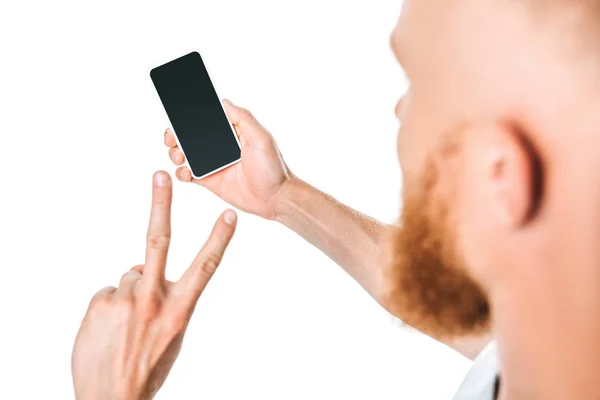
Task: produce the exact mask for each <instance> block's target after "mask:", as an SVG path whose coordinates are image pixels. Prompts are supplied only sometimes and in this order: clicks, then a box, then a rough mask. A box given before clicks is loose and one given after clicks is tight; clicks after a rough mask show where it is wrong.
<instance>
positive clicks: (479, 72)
mask: <svg viewBox="0 0 600 400" xmlns="http://www.w3.org/2000/svg"><path fill="white" fill-rule="evenodd" d="M599 24H600V1H585V0H579V1H566V0H564V1H559V0H556V1H541V0H522V1H518V0H485V1H481V0H461V1H458V0H451V1H434V0H405V1H404V9H403V12H402V15H401V17H400V19H399V21H398V24H397V26H396V28H395V30H394V32H393V34H392V47H393V50H394V52H395V54H396V56H397V58H398V60H399V61H400V63H401V64H402V66H403V68H404V70H405V73H406V76H407V78H408V80H409V82H410V89H409V90H408V92H407V93H406V94H405V96H404V98H403V99H402V100H401V102H399V104H398V107H397V110H396V113H397V115H398V118H399V119H400V121H401V130H400V133H399V139H398V155H399V158H400V162H401V165H402V170H403V178H404V180H403V199H404V207H403V213H402V217H401V221H400V224H399V226H398V228H397V229H396V230H395V231H394V232H392V235H391V240H390V246H389V247H390V249H389V250H388V252H387V253H386V255H387V260H386V264H387V265H388V269H387V283H388V285H389V286H388V291H387V293H388V296H387V303H388V308H389V309H390V310H391V311H392V312H393V313H394V314H396V315H398V316H399V317H400V318H401V319H403V320H404V321H405V322H406V323H407V324H409V325H412V326H413V327H415V328H417V329H419V330H422V331H424V332H426V333H429V334H431V335H433V336H434V337H438V338H448V337H455V336H460V335H469V334H476V333H480V332H482V331H485V330H487V329H489V327H490V324H491V315H492V313H493V311H494V309H493V307H492V304H491V303H493V301H492V299H495V300H496V301H500V300H499V299H501V298H503V296H504V295H505V294H506V293H505V291H509V290H510V291H511V292H512V293H513V294H518V293H519V290H521V291H522V292H523V291H530V292H531V293H530V296H531V298H532V301H535V298H536V296H537V295H538V294H540V293H542V292H546V291H547V290H551V289H552V288H556V287H560V286H561V279H564V277H565V276H569V274H570V273H572V274H577V273H578V272H577V268H573V267H572V265H570V263H568V261H571V263H572V262H576V261H575V260H574V259H573V257H574V256H573V254H579V252H580V251H583V250H584V249H585V248H586V246H588V247H589V245H588V242H589V243H591V241H592V240H595V239H599V240H600V225H597V224H592V223H591V221H597V222H598V223H600V213H599V212H598V211H599V210H600V207H595V206H594V204H597V203H598V197H596V196H598V195H600V175H599V174H598V173H596V171H598V170H599V168H600V157H597V156H596V154H597V148H598V146H600V141H599V140H598V138H599V137H600V101H599V100H600V28H598V27H597V26H600V25H599ZM595 218H598V219H597V220H595ZM565 235H567V236H566V237H565ZM582 237H585V238H586V239H585V240H581V238H582ZM576 249H577V250H576ZM597 255H598V258H599V259H600V254H597ZM561 262H564V263H565V264H564V266H563V267H556V268H554V265H555V264H556V265H558V264H559V263H561ZM547 268H549V269H551V270H550V271H547V270H546V269H547ZM568 268H571V269H570V270H569V271H567V269H568ZM536 280H537V283H539V285H538V286H535V285H536V284H537V283H536ZM538 287H540V288H542V289H540V293H537V292H536V290H537V289H536V288H538ZM511 295H512V294H511Z"/></svg>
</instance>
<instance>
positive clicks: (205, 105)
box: [150, 52, 240, 177]
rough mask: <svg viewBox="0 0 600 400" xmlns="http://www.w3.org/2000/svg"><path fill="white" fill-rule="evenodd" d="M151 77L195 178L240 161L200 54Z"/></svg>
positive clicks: (172, 63) (158, 70)
mask: <svg viewBox="0 0 600 400" xmlns="http://www.w3.org/2000/svg"><path fill="white" fill-rule="evenodd" d="M150 77H151V78H152V82H153V83H154V86H155V87H156V90H157V92H158V95H159V97H160V100H161V102H162V104H163V106H164V108H165V110H166V112H167V115H168V116H169V120H170V121H171V125H172V126H173V130H174V131H175V134H176V135H177V139H178V140H179V144H181V147H182V150H183V152H184V153H185V156H186V158H187V161H188V164H189V165H190V168H191V170H192V172H193V174H194V176H196V177H201V176H203V175H206V174H208V173H209V172H212V171H214V170H216V169H219V168H221V167H223V166H225V165H227V164H230V163H232V162H234V161H237V160H239V158H240V148H239V146H238V144H237V141H236V139H235V137H234V133H233V131H232V130H231V126H230V125H229V122H228V121H227V117H226V116H225V112H224V111H223V108H222V106H221V102H220V100H219V98H218V97H217V93H216V92H215V88H214V87H213V85H212V83H211V81H210V78H209V76H208V72H207V71H206V68H205V66H204V62H203V61H202V58H201V57H200V54H198V53H197V52H192V53H189V54H186V55H185V56H183V57H180V58H178V59H176V60H173V61H170V62H168V63H166V64H164V65H161V66H159V67H156V68H154V69H153V70H152V71H151V72H150Z"/></svg>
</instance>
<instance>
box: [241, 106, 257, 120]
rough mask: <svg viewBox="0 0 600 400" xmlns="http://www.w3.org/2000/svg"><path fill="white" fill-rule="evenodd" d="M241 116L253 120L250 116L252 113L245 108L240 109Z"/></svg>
mask: <svg viewBox="0 0 600 400" xmlns="http://www.w3.org/2000/svg"><path fill="white" fill-rule="evenodd" d="M241 111H242V116H243V117H244V118H254V116H253V115H252V112H251V111H250V110H248V109H247V108H242V110H241Z"/></svg>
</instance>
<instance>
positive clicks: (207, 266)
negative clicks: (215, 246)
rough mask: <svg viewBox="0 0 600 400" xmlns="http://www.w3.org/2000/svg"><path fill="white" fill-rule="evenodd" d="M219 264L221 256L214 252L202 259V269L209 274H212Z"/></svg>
mask: <svg viewBox="0 0 600 400" xmlns="http://www.w3.org/2000/svg"><path fill="white" fill-rule="evenodd" d="M219 264H221V256H219V255H218V254H214V253H213V254H209V255H208V256H207V257H206V258H205V259H204V260H203V261H202V271H203V272H204V273H206V274H208V275H212V274H214V273H215V272H216V271H217V268H219Z"/></svg>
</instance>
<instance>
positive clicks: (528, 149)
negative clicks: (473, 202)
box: [474, 124, 542, 227]
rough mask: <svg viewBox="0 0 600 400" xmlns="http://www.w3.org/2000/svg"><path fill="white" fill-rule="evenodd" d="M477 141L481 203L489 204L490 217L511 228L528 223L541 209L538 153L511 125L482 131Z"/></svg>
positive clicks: (490, 126)
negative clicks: (538, 209) (539, 207)
mask: <svg viewBox="0 0 600 400" xmlns="http://www.w3.org/2000/svg"><path fill="white" fill-rule="evenodd" d="M478 136H479V140H477V141H476V143H477V144H476V146H475V147H476V148H475V149H474V150H476V151H477V153H478V155H477V156H476V159H477V163H476V164H479V167H480V168H481V171H480V172H481V173H477V174H476V175H477V176H478V178H479V179H481V181H480V182H479V184H480V185H481V188H482V191H481V196H482V197H481V200H483V201H485V202H487V203H488V206H489V209H488V210H489V211H491V214H490V215H489V217H491V218H493V219H495V222H496V223H499V224H501V225H505V226H507V227H517V226H521V225H523V224H525V223H527V222H528V220H529V218H531V217H532V216H533V214H534V213H535V212H536V210H537V208H538V206H539V200H540V195H541V182H542V176H541V169H540V165H541V164H540V162H539V157H538V153H537V152H536V151H535V148H534V147H533V145H532V144H531V142H529V141H528V139H527V135H526V132H523V131H522V130H520V129H517V128H516V127H515V126H512V125H508V124H490V125H488V126H485V127H482V130H481V131H479V132H478Z"/></svg>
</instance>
